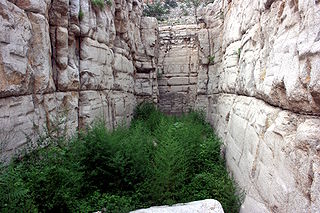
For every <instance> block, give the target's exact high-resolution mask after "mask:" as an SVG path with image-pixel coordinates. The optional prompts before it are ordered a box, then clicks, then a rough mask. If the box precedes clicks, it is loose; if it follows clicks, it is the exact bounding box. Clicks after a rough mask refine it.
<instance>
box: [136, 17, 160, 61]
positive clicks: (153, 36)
mask: <svg viewBox="0 0 320 213" xmlns="http://www.w3.org/2000/svg"><path fill="white" fill-rule="evenodd" d="M140 28H141V40H142V41H143V44H144V46H145V49H146V54H147V55H148V56H152V57H154V56H155V52H156V50H155V47H156V43H157V40H158V22H157V19H156V18H154V17H142V18H141V26H140Z"/></svg>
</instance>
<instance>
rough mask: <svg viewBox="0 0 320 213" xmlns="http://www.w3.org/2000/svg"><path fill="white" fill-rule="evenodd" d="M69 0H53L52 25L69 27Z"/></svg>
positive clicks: (51, 8)
mask: <svg viewBox="0 0 320 213" xmlns="http://www.w3.org/2000/svg"><path fill="white" fill-rule="evenodd" d="M68 12H69V0H55V1H52V3H51V7H50V11H49V20H50V25H52V26H61V27H66V28H67V27H68Z"/></svg>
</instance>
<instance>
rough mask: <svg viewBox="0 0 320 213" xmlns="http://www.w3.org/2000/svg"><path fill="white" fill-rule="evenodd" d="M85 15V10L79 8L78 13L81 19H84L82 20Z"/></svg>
mask: <svg viewBox="0 0 320 213" xmlns="http://www.w3.org/2000/svg"><path fill="white" fill-rule="evenodd" d="M83 17H84V12H83V11H82V10H81V9H80V10H79V13H78V18H79V21H82V20H83Z"/></svg>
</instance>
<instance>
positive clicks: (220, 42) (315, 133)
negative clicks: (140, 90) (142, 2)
mask: <svg viewBox="0 0 320 213" xmlns="http://www.w3.org/2000/svg"><path fill="white" fill-rule="evenodd" d="M198 14H199V16H200V18H199V19H198V25H197V26H196V27H193V25H192V24H190V25H178V26H177V25H176V26H172V25H171V24H169V25H168V26H161V27H160V49H159V50H160V52H159V63H158V67H159V68H160V70H161V69H163V68H164V69H163V70H164V72H163V74H162V73H160V74H162V75H161V78H159V79H158V84H159V94H160V96H159V107H160V109H162V110H163V111H164V112H168V113H174V114H178V113H181V112H184V111H185V110H186V109H187V108H189V107H190V108H193V107H194V108H200V109H204V110H205V111H206V112H207V118H208V120H209V121H210V122H211V124H212V125H213V128H214V129H215V131H216V132H217V133H218V135H219V137H220V138H221V139H222V140H223V142H224V155H225V157H226V160H227V166H228V168H229V170H230V171H231V173H232V175H233V176H234V177H235V179H236V181H237V182H238V183H239V184H240V186H241V187H242V188H243V189H244V190H245V192H246V195H247V196H246V199H245V202H244V204H243V206H242V208H241V212H319V211H320V200H319V195H320V181H319V176H320V170H319V165H320V154H319V150H320V140H319V138H320V131H319V127H320V126H319V124H320V118H319V115H320V108H319V107H320V104H319V97H320V96H319V92H320V88H319V85H320V84H319V83H320V82H319V68H320V57H319V55H320V39H319V38H320V37H319V35H320V34H319V33H320V3H319V2H318V1H309V0H300V1H293V0H292V1H265V0H259V1H250V0H238V1H222V0H221V1H215V3H213V4H209V5H208V6H207V7H204V8H200V9H199V10H198ZM187 19H188V17H187ZM181 23H184V21H181ZM190 29H193V30H190ZM179 39H180V40H179ZM190 40H192V42H189V43H188V41H190ZM188 45H189V46H188ZM181 55H183V56H184V57H181ZM186 56H188V57H189V58H194V59H195V60H194V61H193V62H194V63H193V65H194V67H196V71H195V74H194V77H196V81H192V82H193V83H191V81H190V80H189V79H190V77H191V76H192V75H193V74H192V71H191V69H190V68H186V65H187V64H189V63H188V60H187V59H186V58H185V57H186ZM163 61H164V62H163ZM192 77H193V76H192ZM189 88H192V89H191V90H190V89H189Z"/></svg>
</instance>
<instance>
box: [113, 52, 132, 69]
mask: <svg viewBox="0 0 320 213" xmlns="http://www.w3.org/2000/svg"><path fill="white" fill-rule="evenodd" d="M113 68H114V70H115V71H118V72H124V73H128V74H132V73H133V63H132V61H129V60H128V59H127V58H126V57H125V56H123V55H120V54H118V53H116V54H114V64H113Z"/></svg>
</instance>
